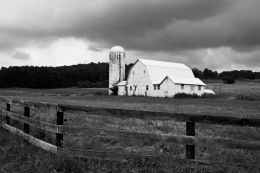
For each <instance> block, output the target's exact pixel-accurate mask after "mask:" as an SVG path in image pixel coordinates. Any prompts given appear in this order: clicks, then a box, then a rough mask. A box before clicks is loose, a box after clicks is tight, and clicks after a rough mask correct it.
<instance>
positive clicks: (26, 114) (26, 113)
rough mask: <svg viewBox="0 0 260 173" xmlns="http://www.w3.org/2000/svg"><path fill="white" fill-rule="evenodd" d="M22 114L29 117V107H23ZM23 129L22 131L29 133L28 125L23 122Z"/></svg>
mask: <svg viewBox="0 0 260 173" xmlns="http://www.w3.org/2000/svg"><path fill="white" fill-rule="evenodd" d="M24 116H25V117H27V118H30V107H28V106H25V107H24ZM23 131H24V133H26V134H29V133H30V125H29V124H26V123H24V124H23Z"/></svg>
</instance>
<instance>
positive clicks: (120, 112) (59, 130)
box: [0, 97, 260, 165]
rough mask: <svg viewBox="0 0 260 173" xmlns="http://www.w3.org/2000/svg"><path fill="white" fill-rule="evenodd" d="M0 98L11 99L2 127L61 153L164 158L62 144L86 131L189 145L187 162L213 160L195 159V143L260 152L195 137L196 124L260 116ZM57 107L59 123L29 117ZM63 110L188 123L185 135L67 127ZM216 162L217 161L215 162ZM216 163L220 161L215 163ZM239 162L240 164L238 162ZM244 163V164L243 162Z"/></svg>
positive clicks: (246, 121)
mask: <svg viewBox="0 0 260 173" xmlns="http://www.w3.org/2000/svg"><path fill="white" fill-rule="evenodd" d="M0 101H5V102H8V103H7V104H6V110H0V115H2V117H5V123H4V122H1V126H2V127H3V128H4V129H6V130H7V131H9V132H11V133H13V134H16V135H18V136H21V137H23V138H24V139H25V140H26V141H28V142H29V143H31V144H33V145H35V146H37V147H39V148H41V149H43V150H46V151H49V152H51V153H54V154H58V155H62V154H67V155H70V156H74V157H80V158H87V159H98V160H110V161H122V162H125V161H127V160H126V158H129V157H140V156H142V157H149V158H151V157H155V158H157V157H161V156H162V155H160V154H159V155H158V153H157V155H156V154H150V155H149V154H148V155H144V154H138V153H122V152H121V153H120V152H108V151H92V150H79V149H72V148H64V147H63V140H64V139H63V135H64V134H65V135H66V134H74V135H75V134H76V135H82V134H84V133H91V132H102V133H109V134H114V135H124V136H127V135H132V136H134V137H139V138H147V137H148V138H156V139H160V140H161V141H163V142H167V143H176V144H183V145H186V161H192V162H193V161H195V162H197V163H200V164H205V165H207V164H209V163H211V162H210V161H198V160H196V158H195V146H196V145H211V146H212V145H214V146H221V147H224V148H230V149H248V150H254V151H260V141H247V140H237V139H229V138H212V137H195V123H204V124H218V125H234V126H250V127H260V119H255V118H238V117H224V116H212V115H190V114H178V113H167V112H151V111H137V110H124V109H115V108H98V107H85V106H74V105H65V104H56V103H54V104H53V103H44V102H34V101H25V100H17V99H6V98H2V97H0ZM11 103H13V104H20V105H23V106H24V114H23V115H21V114H19V113H15V112H12V111H11ZM41 106H45V107H46V106H47V107H54V108H56V109H57V122H56V124H51V123H47V122H43V121H40V120H35V119H32V118H31V117H30V107H35V108H38V107H41ZM64 111H84V112H91V113H92V112H93V113H96V114H97V115H102V116H113V117H119V118H123V119H124V118H139V119H149V120H150V119H156V120H168V119H172V120H175V121H179V122H186V135H169V134H157V133H148V132H138V131H128V130H117V129H105V128H95V127H91V126H88V125H85V126H68V125H63V121H64ZM10 119H13V120H16V121H19V122H21V123H23V124H24V129H23V131H22V130H19V129H17V128H15V127H12V126H11V125H10ZM30 126H33V127H36V128H38V129H42V130H44V131H47V132H51V133H55V134H56V145H53V144H50V143H47V142H45V141H42V140H40V139H37V138H35V137H33V136H31V135H30ZM212 163H213V164H214V162H212ZM215 163H216V164H217V163H218V162H215ZM237 164H239V163H237ZM241 165H243V164H241Z"/></svg>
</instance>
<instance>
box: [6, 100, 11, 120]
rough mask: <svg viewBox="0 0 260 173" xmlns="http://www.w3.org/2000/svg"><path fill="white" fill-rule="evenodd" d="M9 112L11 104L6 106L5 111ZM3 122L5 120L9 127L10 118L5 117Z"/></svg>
mask: <svg viewBox="0 0 260 173" xmlns="http://www.w3.org/2000/svg"><path fill="white" fill-rule="evenodd" d="M10 110H11V104H10V103H7V104H6V111H10ZM5 120H6V124H8V125H10V118H9V117H8V116H5Z"/></svg>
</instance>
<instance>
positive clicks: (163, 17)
mask: <svg viewBox="0 0 260 173" xmlns="http://www.w3.org/2000/svg"><path fill="white" fill-rule="evenodd" d="M115 45H120V46H122V47H124V48H125V49H126V51H127V55H126V56H127V57H126V62H127V63H132V62H134V61H135V60H136V59H138V58H146V59H154V60H162V61H170V62H179V63H184V64H186V65H188V66H189V67H191V68H194V67H197V68H199V69H204V68H209V69H213V70H218V71H223V70H235V69H238V70H240V69H246V70H253V71H260V1H259V0H8V1H7V0H6V1H4V0H2V1H0V67H2V66H23V65H34V66H63V65H72V64H84V63H90V62H108V53H109V49H110V48H111V47H113V46H115Z"/></svg>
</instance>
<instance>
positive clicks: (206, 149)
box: [0, 82, 260, 172]
mask: <svg viewBox="0 0 260 173" xmlns="http://www.w3.org/2000/svg"><path fill="white" fill-rule="evenodd" d="M249 86H250V88H251V89H250V90H248V88H249ZM225 88H228V89H225ZM252 88H253V89H252ZM259 88H260V87H259V83H256V82H255V83H252V84H250V85H248V82H240V83H237V84H235V85H223V86H222V95H221V96H218V97H216V98H199V99H198V98H196V99H195V98H193V99H192V98H183V99H172V98H145V97H116V96H113V97H109V96H106V95H105V93H106V92H107V90H106V89H76V88H73V89H55V90H30V89H4V90H1V91H0V95H1V96H4V97H9V98H20V99H29V100H36V101H46V102H55V103H66V104H74V105H87V106H95V107H116V108H125V109H138V110H154V111H166V112H183V113H192V114H209V115H222V116H223V115H225V116H239V117H254V118H260V106H259V105H260V101H249V100H238V99H237V98H236V96H237V95H239V94H246V95H247V94H252V93H254V94H255V95H258V94H260V93H259ZM234 91H236V92H234ZM0 106H1V107H2V108H4V106H5V105H4V103H1V104H0ZM12 110H13V111H16V112H20V113H22V112H23V108H22V107H20V106H18V105H17V106H14V107H12ZM55 113H56V110H55V108H47V107H46V108H41V109H33V110H32V118H35V119H40V120H43V121H47V122H51V123H55V121H56V118H55V117H56V115H55ZM65 119H66V120H67V121H66V124H67V125H85V126H90V127H95V128H109V129H123V130H131V131H139V132H149V133H159V134H172V135H182V134H185V124H184V123H178V122H174V121H159V120H156V121H155V120H150V121H144V120H140V119H120V118H111V117H102V116H97V115H93V114H88V113H85V112H77V111H74V112H65ZM12 123H13V124H14V125H16V126H21V124H18V123H17V122H12ZM32 131H33V133H32V134H33V135H34V136H36V137H39V138H41V139H44V140H45V141H48V142H51V143H53V142H54V141H53V137H54V136H52V135H50V134H46V133H44V132H42V131H39V130H37V129H32ZM0 133H1V135H2V136H0V139H1V141H0V146H1V150H2V151H5V149H6V148H9V149H6V150H8V151H10V152H11V153H12V151H13V150H14V153H18V156H19V157H18V159H17V160H15V159H14V160H15V161H13V162H12V161H11V160H9V162H8V161H4V160H0V166H3V167H4V168H5V169H2V172H8V170H11V171H9V172H12V171H13V172H15V171H16V172H18V170H14V169H13V168H12V166H13V165H19V164H20V166H21V167H23V166H24V165H26V164H29V165H31V166H29V167H28V166H24V167H23V168H24V170H26V171H24V172H28V170H30V171H31V172H50V171H54V172H55V171H56V172H86V171H89V172H91V171H92V172H116V171H117V172H189V171H190V170H189V168H188V167H189V165H185V164H184V163H179V162H178V159H176V160H167V159H166V160H165V159H164V158H162V159H161V160H142V159H138V158H136V159H133V160H131V161H130V162H128V163H127V164H125V163H124V164H123V163H107V162H98V161H90V160H88V161H79V160H76V159H72V158H67V157H64V158H59V157H56V156H55V157H53V156H52V155H51V154H48V153H44V152H42V151H40V150H38V149H35V148H33V147H32V146H29V145H26V144H24V142H23V141H22V140H21V139H18V138H17V137H15V136H12V135H10V136H9V135H7V134H6V132H4V131H3V130H1V132H0ZM196 136H204V137H205V136H208V137H216V138H217V137H225V138H233V139H242V140H250V141H260V129H257V128H249V127H233V126H217V125H203V124H198V125H196ZM64 138H65V144H64V146H66V147H76V148H81V149H94V150H97V151H98V150H108V151H112V150H116V151H120V152H126V151H132V152H140V153H151V152H152V153H156V152H157V153H158V152H159V153H162V154H163V156H167V155H171V156H175V157H176V158H183V157H184V155H185V152H184V149H185V146H182V145H175V144H173V143H163V142H162V141H158V140H156V139H153V138H145V139H143V138H138V137H135V136H122V135H121V136H120V135H114V134H106V133H102V132H93V131H91V132H89V133H84V134H80V135H66V136H65V137H64ZM14 141H16V142H14ZM27 147H29V149H28V148H27ZM14 148H15V149H14ZM25 148H26V149H25ZM27 149H28V150H27ZM22 150H25V151H24V152H22ZM30 150H32V151H33V152H32V153H31V152H30ZM26 152H28V153H27V154H26ZM7 153H8V152H5V154H7ZM14 155H15V154H13V155H12V156H10V158H13V157H15V156H14ZM1 156H2V155H1ZM4 158H9V156H8V155H3V156H2V159H4ZM22 158H25V160H27V161H28V162H21V163H18V162H19V159H22ZM31 158H33V159H31ZM196 158H197V159H200V160H211V161H222V162H239V163H244V164H250V165H251V166H249V167H246V168H245V167H236V166H235V165H222V164H219V165H215V166H212V167H211V168H208V169H204V168H202V167H201V168H200V169H199V170H200V171H201V172H210V171H211V172H257V171H258V170H257V168H256V166H254V165H259V163H260V153H259V152H255V151H254V152H253V151H247V150H234V149H233V150H231V149H224V148H219V147H215V146H198V147H197V149H196ZM46 163H47V164H48V166H49V167H48V168H47V167H46V168H44V167H43V166H42V165H44V164H46ZM67 165H70V167H71V168H73V169H71V168H69V167H67ZM230 166H231V167H230ZM17 167H18V166H17ZM3 170H4V171H3ZM21 170H22V169H21ZM20 172H22V171H20Z"/></svg>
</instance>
